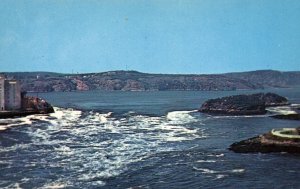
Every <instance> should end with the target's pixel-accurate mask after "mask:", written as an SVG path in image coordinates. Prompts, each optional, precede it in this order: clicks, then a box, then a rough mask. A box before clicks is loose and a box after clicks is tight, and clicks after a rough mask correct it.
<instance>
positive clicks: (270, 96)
mask: <svg viewBox="0 0 300 189" xmlns="http://www.w3.org/2000/svg"><path fill="white" fill-rule="evenodd" d="M287 104H288V100H287V99H286V98H285V97H282V96H279V95H277V94H274V93H266V94H264V93H257V94H251V95H235V96H228V97H223V98H217V99H211V100H208V101H206V102H204V103H203V104H202V106H201V108H200V110H199V111H200V112H203V113H213V114H224V115H259V114H265V113H266V109H265V108H266V107H268V106H282V105H287Z"/></svg>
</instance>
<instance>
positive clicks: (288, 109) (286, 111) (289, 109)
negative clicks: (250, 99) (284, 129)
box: [267, 104, 297, 115]
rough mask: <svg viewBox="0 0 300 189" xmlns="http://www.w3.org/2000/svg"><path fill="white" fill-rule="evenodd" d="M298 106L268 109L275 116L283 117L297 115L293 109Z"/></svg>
mask: <svg viewBox="0 0 300 189" xmlns="http://www.w3.org/2000/svg"><path fill="white" fill-rule="evenodd" d="M296 106H297V105H296V104H294V105H292V106H278V107H269V108H267V110H268V111H269V112H271V113H274V114H282V115H287V114H295V113H297V112H296V111H295V110H293V108H292V107H296Z"/></svg>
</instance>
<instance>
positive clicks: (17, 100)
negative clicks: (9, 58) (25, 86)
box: [0, 75, 54, 119]
mask: <svg viewBox="0 0 300 189" xmlns="http://www.w3.org/2000/svg"><path fill="white" fill-rule="evenodd" d="M53 112H54V109H53V107H52V106H51V105H50V104H49V103H48V102H46V101H45V100H43V99H41V98H38V97H30V96H26V92H24V91H23V92H21V86H20V82H19V81H18V80H15V79H7V78H5V76H4V75H0V119H5V118H12V117H21V116H27V115H31V114H47V113H53Z"/></svg>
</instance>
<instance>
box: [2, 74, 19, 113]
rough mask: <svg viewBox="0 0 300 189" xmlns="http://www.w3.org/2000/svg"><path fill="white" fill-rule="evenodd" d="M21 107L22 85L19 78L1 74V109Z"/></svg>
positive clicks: (10, 109) (17, 108)
mask: <svg viewBox="0 0 300 189" xmlns="http://www.w3.org/2000/svg"><path fill="white" fill-rule="evenodd" d="M20 109H21V86H20V82H19V81H18V80H9V79H5V76H4V75H0V111H12V110H20Z"/></svg>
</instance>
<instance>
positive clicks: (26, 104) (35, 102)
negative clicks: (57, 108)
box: [0, 97, 54, 119]
mask: <svg viewBox="0 0 300 189" xmlns="http://www.w3.org/2000/svg"><path fill="white" fill-rule="evenodd" d="M49 113H54V108H53V107H52V106H51V104H49V103H48V102H46V101H45V100H43V99H41V98H37V97H23V98H22V109H21V110H14V111H1V112H0V119H5V118H13V117H22V116H27V115H33V114H49Z"/></svg>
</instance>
